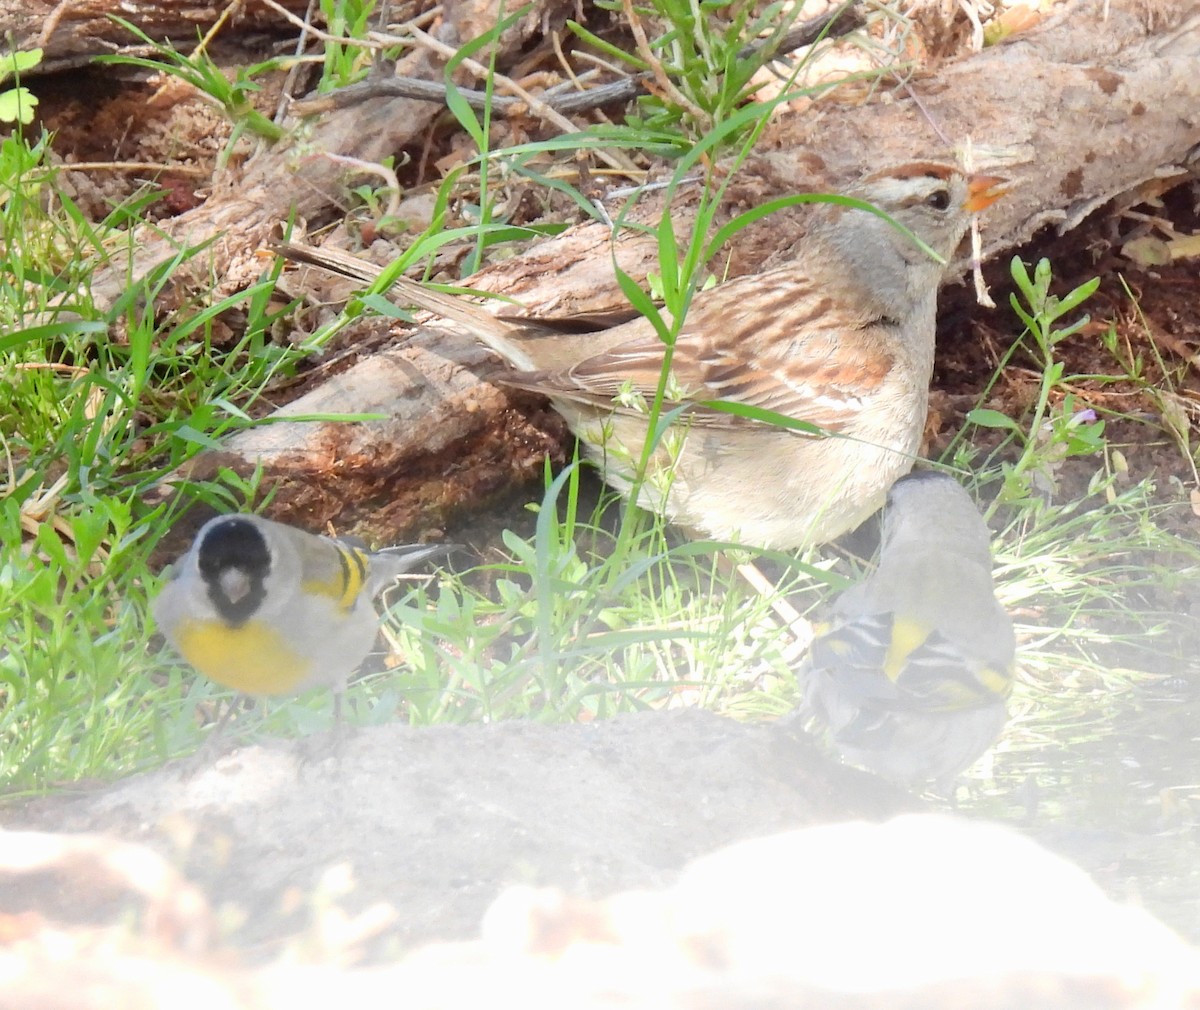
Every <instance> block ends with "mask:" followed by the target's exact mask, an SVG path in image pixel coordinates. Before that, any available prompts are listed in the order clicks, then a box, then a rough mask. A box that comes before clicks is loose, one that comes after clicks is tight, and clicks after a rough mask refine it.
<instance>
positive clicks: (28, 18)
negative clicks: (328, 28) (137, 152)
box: [0, 0, 308, 70]
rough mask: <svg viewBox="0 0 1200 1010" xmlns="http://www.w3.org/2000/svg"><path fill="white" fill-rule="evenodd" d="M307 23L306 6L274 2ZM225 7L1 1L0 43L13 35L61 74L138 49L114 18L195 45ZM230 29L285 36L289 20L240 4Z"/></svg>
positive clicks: (161, 38)
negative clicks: (88, 60) (124, 50)
mask: <svg viewBox="0 0 1200 1010" xmlns="http://www.w3.org/2000/svg"><path fill="white" fill-rule="evenodd" d="M276 2H277V3H278V4H279V6H281V7H284V8H286V9H287V10H289V11H291V12H292V13H294V14H296V15H298V16H300V17H303V16H304V12H305V10H306V9H307V7H308V0H276ZM227 6H228V3H227V2H217V0H209V2H207V3H206V2H204V0H58V2H54V0H0V37H7V35H8V33H10V32H11V33H12V39H13V45H14V47H15V48H17V49H33V48H35V47H38V48H41V49H42V50H44V54H43V65H42V68H41V69H43V70H46V69H49V70H58V69H63V68H64V67H66V66H70V65H73V64H78V63H81V62H83V61H84V60H85V59H86V58H88V57H90V56H96V55H99V54H101V53H111V52H114V51H116V50H118V49H120V48H123V47H126V46H130V45H140V42H139V40H137V39H135V38H134V37H133V36H131V35H130V34H129V32H128V31H126V30H125V29H124V28H122V27H121V26H120V25H119V24H117V23H116V22H115V21H113V20H112V18H113V16H114V15H115V16H116V17H120V18H123V19H124V20H126V21H128V22H130V23H131V24H134V25H136V26H137V27H138V28H140V29H141V30H142V31H144V32H145V33H146V34H147V35H149V36H150V38H152V39H154V40H155V41H156V42H173V43H176V44H178V45H181V46H192V45H195V43H196V39H197V31H199V32H204V31H205V30H206V29H208V28H210V27H212V25H213V24H214V23H215V22H216V20H217V18H218V17H220V16H221V14H222V13H223V12H224V10H225V8H226V7H227ZM230 28H231V29H234V30H237V31H242V32H245V31H273V32H278V33H280V34H287V33H288V32H289V31H290V30H291V29H290V28H289V25H288V23H287V21H286V19H285V18H284V17H283V16H282V15H281V14H280V13H279V12H278V11H277V10H272V9H271V8H270V7H268V6H267V5H266V4H264V3H262V0H242V3H241V5H240V9H239V10H238V11H237V13H236V14H235V15H234V16H233V18H232V21H231V23H230Z"/></svg>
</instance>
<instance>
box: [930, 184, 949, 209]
mask: <svg viewBox="0 0 1200 1010" xmlns="http://www.w3.org/2000/svg"><path fill="white" fill-rule="evenodd" d="M925 203H926V205H927V206H930V207H932V208H933V209H934V210H949V209H950V190H948V189H935V190H934V191H933V192H932V193H930V194H929V196H927V197H926V198H925Z"/></svg>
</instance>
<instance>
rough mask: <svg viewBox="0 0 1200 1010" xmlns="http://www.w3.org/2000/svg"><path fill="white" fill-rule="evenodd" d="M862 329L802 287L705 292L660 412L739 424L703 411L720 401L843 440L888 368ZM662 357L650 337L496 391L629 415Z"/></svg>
mask: <svg viewBox="0 0 1200 1010" xmlns="http://www.w3.org/2000/svg"><path fill="white" fill-rule="evenodd" d="M755 282H758V283H757V284H756V283H755ZM776 287H777V288H779V289H780V290H779V291H776ZM868 326H869V322H868V321H866V320H863V319H862V318H859V317H856V316H852V315H850V314H848V313H846V312H844V311H843V310H841V309H839V308H838V307H837V306H835V305H834V304H833V303H831V302H830V301H829V300H828V299H827V298H825V297H824V296H822V295H821V294H820V292H818V291H817V290H815V289H812V288H809V287H806V286H805V285H804V283H803V282H802V281H801V282H796V281H793V282H792V283H791V284H787V285H783V284H781V283H780V282H775V287H772V286H770V282H768V286H767V288H766V290H765V291H764V290H763V288H762V279H761V278H754V277H745V278H738V279H737V280H734V281H730V282H728V283H727V284H724V285H722V286H721V287H719V288H714V289H712V290H711V291H707V292H704V293H703V294H702V295H701V296H699V297H698V298H697V300H696V303H695V305H694V306H693V308H692V310H691V311H690V312H689V314H688V317H687V319H686V321H685V323H684V326H683V327H682V329H681V331H680V333H679V336H678V338H677V339H676V342H675V349H674V353H673V355H672V358H671V374H672V377H673V378H672V380H671V381H669V382H668V385H667V387H666V388H667V394H668V395H667V401H668V409H670V407H671V406H673V405H675V404H677V403H684V404H688V405H689V406H690V407H691V408H692V409H691V410H690V411H689V417H690V418H691V419H692V423H694V424H703V425H710V426H718V427H733V426H737V425H743V424H746V423H747V420H746V419H745V418H742V417H738V416H737V415H733V414H729V413H726V412H723V411H719V410H715V409H712V408H709V407H706V406H705V404H706V403H707V402H708V401H712V400H727V401H731V402H734V403H740V404H747V405H749V406H752V407H757V408H760V409H763V410H769V411H774V412H775V413H778V414H784V415H786V416H788V417H791V418H794V419H796V420H800V421H806V422H808V423H810V424H814V425H816V426H818V427H820V428H822V429H824V430H826V431H830V432H839V431H843V430H845V429H846V428H848V427H850V426H852V425H853V422H854V420H855V418H856V417H857V416H858V415H859V414H860V412H862V411H863V410H864V409H865V408H866V407H867V406H868V405H869V404H870V402H871V400H872V399H873V397H875V396H876V395H878V394H879V392H880V390H881V388H882V386H883V384H884V382H885V380H886V378H887V376H888V373H889V372H890V370H891V368H892V366H893V363H894V361H893V358H892V357H891V355H889V354H888V353H887V352H886V350H885V349H884V348H882V347H881V346H879V343H878V341H877V340H874V341H873V340H868V339H864V336H863V331H864V330H866V329H867V328H868ZM646 329H647V331H649V327H647V328H646ZM664 353H665V348H664V345H663V343H662V341H661V340H660V339H659V337H658V335H657V334H656V333H654V332H653V331H649V332H644V333H640V334H637V335H635V336H632V337H631V338H630V339H629V340H626V341H623V342H621V343H618V344H617V345H615V346H613V347H610V348H608V349H606V350H604V351H602V352H600V353H598V354H595V355H593V356H590V357H587V358H585V359H584V360H582V361H580V362H579V363H578V364H577V365H574V366H573V367H570V368H567V369H561V370H558V371H547V372H536V373H531V374H514V375H512V376H510V377H508V378H506V380H505V381H507V382H510V383H511V384H512V385H516V386H520V387H522V388H527V389H534V390H537V391H539V392H542V393H546V394H549V395H551V396H558V397H563V398H566V399H573V400H577V401H584V402H588V403H593V404H596V405H601V406H605V407H613V406H614V404H613V401H614V400H616V401H617V404H616V406H615V408H614V409H617V410H631V411H636V410H637V409H638V408H637V407H636V406H634V407H630V406H628V403H629V401H630V399H631V397H632V398H637V397H641V398H642V399H644V400H645V401H649V400H651V399H652V398H653V397H654V395H655V392H656V390H657V388H658V385H659V382H660V380H661V377H662V368H663V360H664Z"/></svg>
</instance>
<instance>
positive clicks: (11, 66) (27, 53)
mask: <svg viewBox="0 0 1200 1010" xmlns="http://www.w3.org/2000/svg"><path fill="white" fill-rule="evenodd" d="M41 62H42V51H41V50H40V49H28V50H20V51H16V52H9V53H5V54H4V55H3V56H0V85H2V84H3V83H4V82H5V81H7V80H8V79H9V78H10V77H16V78H17V81H18V82H19V81H20V79H21V74H23V73H25V72H26V71H29V70H32V69H33V68H34V67H36V66H37V65H38V64H39V63H41ZM37 103H38V100H37V95H35V94H34V93H33V92H32V91H30V90H29V89H28V88H24V87H21V85H20V83H18V84H17V86H16V87H14V88H9V89H8V90H7V91H0V122H4V123H20V124H21V125H22V126H28V125H29V124H30V123H32V122H33V117H34V115H35V113H34V109H35V108H36V107H37Z"/></svg>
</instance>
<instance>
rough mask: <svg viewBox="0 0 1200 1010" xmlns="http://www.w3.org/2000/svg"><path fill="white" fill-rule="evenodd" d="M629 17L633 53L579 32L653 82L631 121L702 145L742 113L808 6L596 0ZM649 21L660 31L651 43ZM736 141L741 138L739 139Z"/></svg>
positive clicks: (574, 26)
mask: <svg viewBox="0 0 1200 1010" xmlns="http://www.w3.org/2000/svg"><path fill="white" fill-rule="evenodd" d="M596 6H597V7H599V8H601V9H604V10H611V11H616V12H621V13H623V15H624V17H625V20H626V22H627V24H628V25H629V26H630V27H631V28H632V30H633V33H634V39H635V42H636V46H635V51H634V52H632V53H631V52H626V51H625V50H623V49H621V48H619V47H617V46H615V45H613V44H612V43H611V42H609V41H607V40H605V39H603V38H601V37H599V36H598V35H596V34H595V33H593V32H591V31H589V30H588V29H586V28H584V27H583V26H582V25H581V24H579V23H578V22H575V21H568V22H567V25H568V27H569V28H570V29H571V31H572V32H574V33H575V35H576V36H577V37H578V38H579V39H581V40H582V41H584V42H586V43H587V44H588V45H590V46H593V47H595V48H596V49H597V50H599V51H600V52H602V53H604V54H605V55H606V56H608V57H610V58H612V59H614V60H616V61H618V62H619V63H622V64H624V65H625V66H627V67H629V68H630V69H632V70H634V71H635V72H637V73H642V74H645V75H646V76H647V78H648V79H649V80H651V81H653V87H652V89H651V90H652V93H651V94H650V95H647V96H645V97H643V98H641V99H639V101H638V110H639V111H638V112H637V113H635V114H632V115H630V116H629V117H628V118H627V120H626V122H627V124H628V125H629V127H631V128H632V129H634V130H641V131H645V132H646V133H652V134H653V133H658V134H661V133H663V132H680V133H682V135H683V136H684V137H686V138H688V139H689V140H690V141H692V142H695V141H697V140H699V139H700V138H701V137H703V136H704V135H706V134H707V133H708V132H709V131H711V130H712V129H713V128H714V127H715V126H717V125H718V124H720V123H722V122H724V121H725V120H727V119H728V118H729V117H730V116H731V115H733V113H735V112H736V111H737V110H738V109H739V108H741V107H742V106H743V105H745V103H746V102H747V101H749V100H750V98H751V97H752V96H753V95H754V93H755V92H756V91H757V90H758V86H757V85H756V84H755V83H754V82H753V78H754V75H755V74H756V73H757V72H758V71H759V70H760V69H761V68H762V67H763V65H764V64H766V63H767V62H768V61H769V60H770V59H771V57H772V55H773V53H774V51H775V48H776V46H777V45H778V43H779V41H780V40H781V39H782V38H783V36H784V35H786V33H787V31H788V29H789V28H790V27H791V26H792V25H793V24H794V22H795V20H796V18H797V17H798V16H799V14H800V13H801V11H802V10H803V7H804V5H803V4H802V3H801V4H787V3H772V4H768V5H767V6H766V7H762V6H761V5H756V4H753V3H748V2H744V0H737V2H733V3H730V2H729V0H704V2H699V3H697V2H694V0H650V2H649V3H648V4H645V5H642V4H639V5H637V6H634V4H633V3H631V2H630V0H597V4H596ZM646 24H648V25H649V27H650V29H651V31H653V32H654V33H655V35H654V37H653V38H650V37H649V36H648V34H647V31H646ZM735 139H736V138H735Z"/></svg>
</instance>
